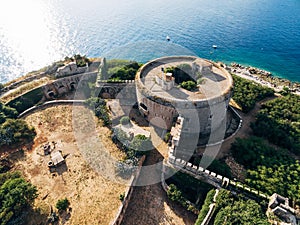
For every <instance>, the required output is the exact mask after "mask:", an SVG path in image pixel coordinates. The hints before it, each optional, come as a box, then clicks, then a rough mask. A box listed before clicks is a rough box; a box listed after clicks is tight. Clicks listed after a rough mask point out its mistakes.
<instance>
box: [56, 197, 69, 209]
mask: <svg viewBox="0 0 300 225" xmlns="http://www.w3.org/2000/svg"><path fill="white" fill-rule="evenodd" d="M69 205H70V202H69V200H68V199H67V198H64V199H60V200H58V201H57V203H56V205H55V207H56V208H57V209H58V210H66V209H67V208H68V207H69Z"/></svg>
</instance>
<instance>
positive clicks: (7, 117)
mask: <svg viewBox="0 0 300 225" xmlns="http://www.w3.org/2000/svg"><path fill="white" fill-rule="evenodd" d="M17 115H18V112H17V111H16V110H15V109H14V108H11V107H9V106H5V105H3V104H2V103H0V146H9V145H14V144H20V143H24V142H30V141H32V140H33V139H34V137H35V135H36V132H35V130H34V128H33V127H29V126H28V125H27V123H26V122H25V121H24V120H21V119H16V118H17Z"/></svg>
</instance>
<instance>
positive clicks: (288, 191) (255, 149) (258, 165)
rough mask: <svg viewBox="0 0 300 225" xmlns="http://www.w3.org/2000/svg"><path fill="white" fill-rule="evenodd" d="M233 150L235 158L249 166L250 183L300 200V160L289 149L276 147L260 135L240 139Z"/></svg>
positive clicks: (270, 192)
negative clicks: (258, 136) (291, 154)
mask: <svg viewBox="0 0 300 225" xmlns="http://www.w3.org/2000/svg"><path fill="white" fill-rule="evenodd" d="M231 150H232V153H233V156H234V158H235V160H236V161H237V162H238V163H240V164H242V165H244V166H245V168H246V169H248V170H247V178H246V184H248V185H249V186H250V187H252V188H255V189H257V190H259V191H262V192H265V193H267V194H269V195H271V194H273V193H274V192H276V193H278V194H280V195H283V196H286V197H288V198H290V199H291V200H294V201H295V202H300V201H299V199H300V193H299V191H297V190H300V163H299V161H296V160H295V159H294V158H292V157H291V156H290V155H289V153H288V152H287V150H285V149H275V148H274V147H271V146H269V145H268V144H267V143H266V142H264V141H263V139H261V138H257V137H252V138H249V139H237V140H236V141H235V142H234V143H233V145H232V149H231Z"/></svg>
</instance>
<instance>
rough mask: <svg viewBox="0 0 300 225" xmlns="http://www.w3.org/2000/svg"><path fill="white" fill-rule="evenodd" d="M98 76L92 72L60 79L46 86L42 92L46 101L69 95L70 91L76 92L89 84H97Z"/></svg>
mask: <svg viewBox="0 0 300 225" xmlns="http://www.w3.org/2000/svg"><path fill="white" fill-rule="evenodd" d="M96 76H97V72H91V73H84V74H77V75H74V76H69V77H64V78H60V79H57V80H55V81H53V82H51V83H48V84H46V85H44V86H43V87H42V90H43V93H44V96H45V98H46V99H48V100H49V99H54V98H56V97H60V96H62V95H64V94H67V93H69V92H70V91H75V90H76V89H78V88H80V87H83V86H84V85H87V83H88V82H95V80H96ZM78 85H79V86H78Z"/></svg>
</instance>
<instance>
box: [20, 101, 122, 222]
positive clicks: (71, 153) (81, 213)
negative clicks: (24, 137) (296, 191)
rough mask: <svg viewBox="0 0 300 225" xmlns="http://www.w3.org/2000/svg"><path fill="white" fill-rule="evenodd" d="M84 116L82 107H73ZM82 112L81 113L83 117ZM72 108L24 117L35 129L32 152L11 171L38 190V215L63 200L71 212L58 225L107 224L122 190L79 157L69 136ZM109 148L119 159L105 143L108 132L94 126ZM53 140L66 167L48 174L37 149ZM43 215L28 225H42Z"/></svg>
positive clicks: (119, 155)
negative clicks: (22, 176) (20, 174)
mask: <svg viewBox="0 0 300 225" xmlns="http://www.w3.org/2000/svg"><path fill="white" fill-rule="evenodd" d="M76 107H78V109H79V110H81V111H82V112H84V113H88V112H87V111H84V110H86V109H85V108H84V107H82V106H76ZM84 113H83V114H84ZM71 115H72V106H55V107H51V108H47V109H45V110H42V111H40V112H36V113H34V114H31V115H29V116H27V117H26V121H27V122H28V123H29V124H31V125H33V126H34V127H35V128H36V131H37V136H36V138H35V140H34V145H33V147H32V150H31V151H29V152H27V153H26V155H25V158H24V159H20V160H19V162H18V163H17V164H16V166H15V170H20V171H22V173H23V174H24V175H25V177H26V179H28V180H29V181H30V182H32V183H33V184H34V185H35V186H36V187H37V189H38V192H39V197H38V198H37V199H36V201H35V207H36V208H39V210H40V212H41V214H44V215H48V214H49V211H50V208H51V207H52V208H53V209H55V204H56V202H57V200H58V199H62V198H65V197H67V198H68V199H69V201H70V203H71V204H70V207H71V210H69V211H68V213H64V214H63V215H61V219H60V222H59V224H72V225H75V224H78V225H79V224H80V225H82V224H88V225H91V224H109V223H110V221H111V220H112V219H113V218H114V217H115V215H116V213H117V210H118V208H119V206H120V205H121V202H120V200H119V195H120V194H121V193H123V192H124V191H125V189H126V185H125V184H120V183H116V182H113V181H111V180H109V179H107V178H106V177H105V176H103V175H102V174H100V173H98V172H97V171H96V170H94V169H93V168H92V167H91V166H90V164H89V163H87V160H86V159H85V158H84V157H83V154H82V152H81V151H79V148H78V146H77V143H76V141H75V138H74V134H73V127H72V119H71V118H72V116H71ZM97 131H99V132H101V134H100V135H99V136H100V138H103V139H104V142H106V143H107V145H108V146H109V147H107V148H106V150H108V154H109V155H110V156H111V157H113V158H115V159H121V158H122V157H123V155H122V153H120V152H119V150H118V149H117V148H116V147H115V146H114V145H113V144H112V142H111V143H110V142H109V141H111V140H110V138H109V134H110V131H109V130H108V129H107V128H105V127H101V126H98V125H97ZM52 141H55V142H56V143H57V144H56V147H55V148H56V149H57V150H61V151H62V154H63V155H64V156H65V157H66V164H65V165H61V166H59V167H58V168H57V169H56V172H54V173H50V171H49V169H48V167H47V163H48V161H49V159H50V157H49V156H44V155H43V154H42V152H43V151H42V148H41V146H42V145H43V144H45V143H47V142H52ZM44 219H45V216H44V217H41V216H36V215H34V216H32V217H31V218H30V219H29V220H30V222H28V224H45V221H44Z"/></svg>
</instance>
